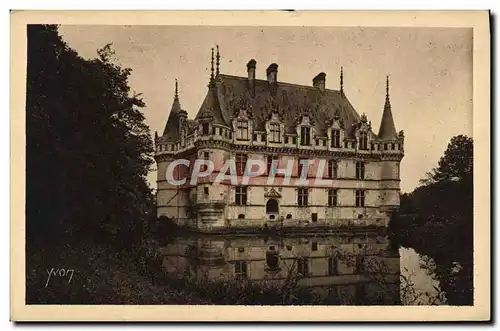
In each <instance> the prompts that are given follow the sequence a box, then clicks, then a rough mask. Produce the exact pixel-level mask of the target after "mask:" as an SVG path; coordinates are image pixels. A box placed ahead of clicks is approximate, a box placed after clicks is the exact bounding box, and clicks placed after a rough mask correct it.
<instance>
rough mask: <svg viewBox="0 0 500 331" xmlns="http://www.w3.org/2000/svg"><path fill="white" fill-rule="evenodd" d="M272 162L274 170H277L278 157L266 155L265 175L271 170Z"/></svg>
mask: <svg viewBox="0 0 500 331" xmlns="http://www.w3.org/2000/svg"><path fill="white" fill-rule="evenodd" d="M273 161H274V164H275V166H274V169H278V156H277V155H268V156H267V174H268V175H270V174H271V171H272V170H273V166H272V165H273Z"/></svg>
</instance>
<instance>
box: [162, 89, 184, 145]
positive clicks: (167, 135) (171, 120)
mask: <svg viewBox="0 0 500 331" xmlns="http://www.w3.org/2000/svg"><path fill="white" fill-rule="evenodd" d="M181 113H185V114H186V115H187V112H186V111H185V110H183V109H182V108H181V103H180V101H179V93H178V88H177V81H176V82H175V96H174V102H173V103H172V109H171V110H170V114H169V115H168V120H167V124H166V125H165V129H164V130H163V136H162V137H161V139H162V140H163V141H177V140H178V139H179V137H180V135H179V134H180V132H179V114H181Z"/></svg>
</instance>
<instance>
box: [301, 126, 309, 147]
mask: <svg viewBox="0 0 500 331" xmlns="http://www.w3.org/2000/svg"><path fill="white" fill-rule="evenodd" d="M300 144H301V145H302V146H311V128H310V127H307V126H303V127H301V128H300Z"/></svg>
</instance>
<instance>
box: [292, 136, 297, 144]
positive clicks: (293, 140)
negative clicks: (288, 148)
mask: <svg viewBox="0 0 500 331" xmlns="http://www.w3.org/2000/svg"><path fill="white" fill-rule="evenodd" d="M292 143H293V144H294V145H296V144H297V137H292Z"/></svg>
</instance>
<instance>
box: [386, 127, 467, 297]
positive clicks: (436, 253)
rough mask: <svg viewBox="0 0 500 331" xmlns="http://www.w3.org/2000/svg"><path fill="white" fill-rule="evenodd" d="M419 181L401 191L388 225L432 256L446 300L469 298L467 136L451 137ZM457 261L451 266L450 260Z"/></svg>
mask: <svg viewBox="0 0 500 331" xmlns="http://www.w3.org/2000/svg"><path fill="white" fill-rule="evenodd" d="M421 184H422V185H421V186H419V187H417V188H416V189H415V190H414V191H413V192H411V193H410V194H403V195H402V196H401V208H400V213H401V214H402V215H398V214H395V215H394V217H393V218H394V219H393V220H392V221H391V226H392V228H393V229H394V230H395V232H397V234H398V237H399V240H400V241H401V244H402V245H404V246H407V247H412V248H414V249H415V250H416V251H417V252H419V253H421V254H424V255H427V256H429V257H431V258H432V259H433V261H434V262H435V265H429V266H428V267H429V269H430V270H431V271H432V272H433V273H435V274H436V276H437V277H438V278H439V279H440V283H441V288H442V289H444V290H445V292H446V297H447V298H448V302H449V303H450V304H455V305H470V304H472V299H473V246H474V245H473V140H472V138H469V137H467V136H464V135H459V136H455V137H453V138H452V139H451V141H450V143H449V144H448V147H447V149H446V151H445V153H444V155H443V156H442V157H441V159H440V160H439V163H438V166H437V167H436V168H434V169H433V170H432V171H431V172H429V173H428V174H427V175H426V177H425V178H424V179H422V180H421ZM457 264H458V265H459V266H460V267H459V268H458V269H457V268H456V265H457Z"/></svg>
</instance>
